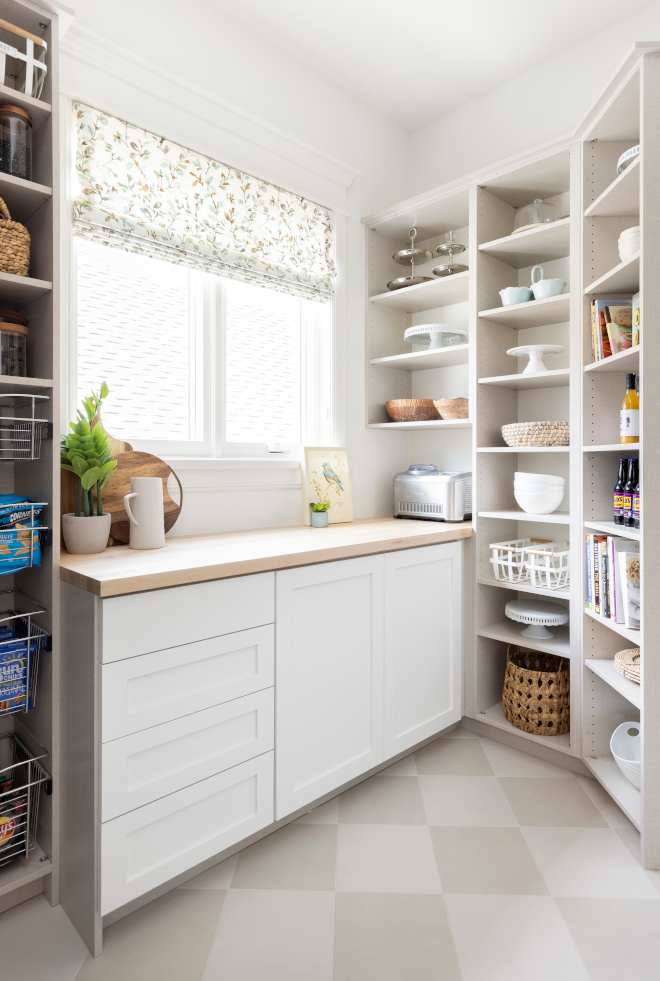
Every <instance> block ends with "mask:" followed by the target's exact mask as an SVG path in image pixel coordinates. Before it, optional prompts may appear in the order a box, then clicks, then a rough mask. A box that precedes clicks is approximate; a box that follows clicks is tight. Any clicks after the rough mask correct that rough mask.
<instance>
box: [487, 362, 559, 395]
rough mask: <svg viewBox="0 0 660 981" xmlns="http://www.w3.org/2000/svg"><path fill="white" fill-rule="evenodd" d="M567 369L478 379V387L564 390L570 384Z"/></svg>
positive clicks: (519, 389)
mask: <svg viewBox="0 0 660 981" xmlns="http://www.w3.org/2000/svg"><path fill="white" fill-rule="evenodd" d="M570 377H571V372H570V369H569V368H555V369H553V370H552V371H531V372H529V374H527V375H525V374H523V373H522V372H521V373H520V374H518V375H495V376H494V377H492V378H479V379H478V382H479V384H480V385H494V386H495V387H496V388H512V389H515V390H517V391H519V392H520V391H528V390H530V389H536V388H566V387H567V386H568V385H569V384H570Z"/></svg>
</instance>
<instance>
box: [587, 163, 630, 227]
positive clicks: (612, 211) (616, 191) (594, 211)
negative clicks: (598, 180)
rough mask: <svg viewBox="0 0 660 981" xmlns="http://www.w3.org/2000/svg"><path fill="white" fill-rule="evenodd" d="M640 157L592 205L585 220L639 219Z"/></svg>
mask: <svg viewBox="0 0 660 981" xmlns="http://www.w3.org/2000/svg"><path fill="white" fill-rule="evenodd" d="M639 169H640V168H639V157H637V159H636V160H633V162H632V163H631V164H630V165H629V166H628V167H626V169H625V170H624V171H623V173H622V174H619V176H618V177H617V179H616V180H615V181H612V183H611V184H610V186H609V187H608V188H607V189H606V190H604V191H603V193H602V194H601V195H600V197H598V198H596V200H595V201H594V202H593V204H590V205H589V207H588V208H587V210H586V211H585V213H584V216H585V218H624V217H626V216H627V215H630V216H631V217H632V218H636V217H639Z"/></svg>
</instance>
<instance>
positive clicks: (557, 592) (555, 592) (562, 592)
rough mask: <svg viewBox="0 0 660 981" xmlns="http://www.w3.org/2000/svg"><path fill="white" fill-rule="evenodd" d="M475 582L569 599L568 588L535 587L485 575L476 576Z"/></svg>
mask: <svg viewBox="0 0 660 981" xmlns="http://www.w3.org/2000/svg"><path fill="white" fill-rule="evenodd" d="M477 582H478V583H480V585H482V586H498V587H499V588H500V589H512V590H514V592H516V591H517V592H519V593H530V594H531V595H533V596H547V597H550V598H552V597H553V596H558V597H560V598H561V599H570V598H571V591H570V589H568V588H567V589H537V588H536V587H535V586H532V585H531V583H530V582H529V581H527V582H502V581H501V580H499V579H489V578H487V577H486V576H477Z"/></svg>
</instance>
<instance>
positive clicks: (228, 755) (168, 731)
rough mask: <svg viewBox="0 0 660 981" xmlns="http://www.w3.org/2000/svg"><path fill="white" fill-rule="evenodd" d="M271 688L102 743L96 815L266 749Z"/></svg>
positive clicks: (270, 737) (136, 803) (116, 811)
mask: <svg viewBox="0 0 660 981" xmlns="http://www.w3.org/2000/svg"><path fill="white" fill-rule="evenodd" d="M273 691H274V689H273V688H266V689H265V691H258V692H254V694H252V695H245V696H244V697H243V698H235V699H233V701H231V702H225V704H224V705H216V706H215V707H214V708H210V709H205V711H203V712H193V714H192V715H186V716H184V718H182V719H175V720H174V721H173V722H166V723H165V724H164V725H160V726H154V727H153V728H151V729H145V730H144V731H143V732H136V733H133V735H132V736H124V738H123V739H115V740H113V741H112V742H109V743H104V745H103V747H102V749H101V820H102V821H109V820H110V819H111V818H115V817H118V816H119V815H120V814H125V813H126V812H127V811H131V810H133V809H134V808H136V807H142V806H143V805H144V804H150V803H151V801H155V800H158V799H159V798H160V797H164V796H166V795H167V794H172V793H174V792H175V791H177V790H182V789H183V788H184V787H189V786H190V785H191V784H194V783H197V782H198V781H200V780H204V779H206V777H210V776H213V774H215V773H221V772H222V771H223V770H228V769H229V768H230V767H233V766H237V765H238V764H239V763H244V762H245V761H246V760H251V759H253V758H254V757H255V756H261V755H262V753H266V752H268V750H271V749H272V748H273V745H274V731H273V729H274V714H275V706H274V695H273Z"/></svg>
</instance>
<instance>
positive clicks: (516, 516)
mask: <svg viewBox="0 0 660 981" xmlns="http://www.w3.org/2000/svg"><path fill="white" fill-rule="evenodd" d="M478 516H479V517H480V518H501V519H502V520H503V521H534V522H537V521H540V522H545V523H546V524H550V525H567V524H568V523H569V521H570V520H571V519H570V515H569V513H568V511H553V512H552V514H530V513H529V512H528V511H515V510H511V511H479V512H478Z"/></svg>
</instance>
